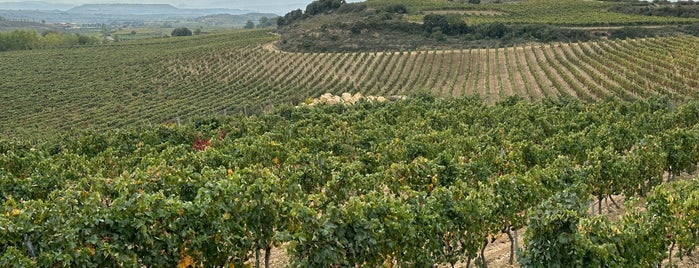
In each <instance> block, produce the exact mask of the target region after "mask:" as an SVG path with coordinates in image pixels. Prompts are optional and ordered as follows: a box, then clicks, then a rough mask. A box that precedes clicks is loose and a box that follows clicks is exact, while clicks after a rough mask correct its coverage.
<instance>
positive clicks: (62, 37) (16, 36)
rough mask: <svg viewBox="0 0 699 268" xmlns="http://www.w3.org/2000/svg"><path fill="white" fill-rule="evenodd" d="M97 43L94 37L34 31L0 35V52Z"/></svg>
mask: <svg viewBox="0 0 699 268" xmlns="http://www.w3.org/2000/svg"><path fill="white" fill-rule="evenodd" d="M99 43H100V39H99V38H97V37H94V36H87V35H81V34H65V33H61V32H59V31H55V30H52V31H46V32H43V33H42V34H41V35H39V33H38V32H36V31H34V30H15V31H12V32H8V33H0V51H8V50H29V49H40V48H56V47H68V46H84V45H94V44H99Z"/></svg>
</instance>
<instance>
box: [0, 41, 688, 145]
mask: <svg viewBox="0 0 699 268" xmlns="http://www.w3.org/2000/svg"><path fill="white" fill-rule="evenodd" d="M277 38H278V37H276V36H274V35H272V34H270V33H268V32H266V31H259V30H258V31H235V32H225V33H219V34H209V35H203V36H198V37H191V38H178V39H175V38H170V39H156V40H149V41H135V42H130V43H120V44H115V45H108V46H97V47H87V48H74V49H55V50H52V49H49V50H34V51H17V52H7V53H3V55H2V57H0V71H1V72H2V73H3V74H4V77H3V78H2V79H0V88H2V89H3V94H2V97H1V98H0V107H2V113H0V133H1V134H2V135H3V136H6V137H41V136H50V135H53V134H61V133H68V132H71V131H75V130H80V129H101V130H103V129H110V128H113V127H124V126H144V125H150V124H161V123H178V122H181V121H185V120H190V119H192V118H197V117H210V116H216V115H229V114H244V115H250V114H258V113H259V112H261V111H265V110H270V109H271V108H272V107H273V106H275V105H278V104H281V103H286V104H289V103H294V104H297V103H302V102H305V101H306V100H307V99H308V98H312V97H318V96H320V95H322V94H324V93H326V92H329V93H333V94H336V95H339V94H341V93H343V92H351V93H362V94H364V95H375V96H391V95H408V94H410V93H412V92H431V93H433V94H435V95H437V96H455V97H459V96H472V95H476V94H477V95H479V96H480V97H481V98H482V99H483V100H484V101H485V102H487V103H491V104H492V103H495V102H497V101H500V100H503V99H505V98H507V97H509V96H520V97H523V98H525V99H528V100H540V99H553V100H559V99H570V98H577V99H581V100H584V101H587V102H592V101H598V100H605V99H619V100H628V101H630V100H638V99H645V98H649V97H654V96H668V97H670V98H672V99H687V98H690V99H691V98H693V97H695V93H694V92H695V91H696V90H697V89H698V88H699V70H698V69H697V68H699V67H698V66H699V64H698V63H699V58H698V57H697V55H696V53H695V51H699V38H696V37H680V36H678V37H658V38H648V39H629V40H615V41H610V40H607V41H595V42H580V43H549V44H532V45H528V46H519V47H509V48H493V49H468V50H454V51H443V50H425V51H394V52H360V53H284V52H280V51H277V50H276V49H275V48H274V45H273V43H272V42H274V41H275V40H277Z"/></svg>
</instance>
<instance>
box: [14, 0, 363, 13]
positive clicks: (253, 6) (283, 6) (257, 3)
mask: <svg viewBox="0 0 699 268" xmlns="http://www.w3.org/2000/svg"><path fill="white" fill-rule="evenodd" d="M22 1H41V2H48V3H58V4H72V5H76V6H77V5H81V4H102V3H134V4H146V3H148V4H171V5H173V6H175V7H180V8H209V7H211V8H231V9H249V10H255V11H260V12H273V13H277V14H281V15H283V14H285V13H286V12H288V11H291V10H294V9H297V8H301V9H304V8H305V7H306V5H308V3H310V2H312V1H313V0H146V1H143V0H140V1H139V0H96V1H95V0H0V3H7V2H22ZM347 2H360V0H348V1H347Z"/></svg>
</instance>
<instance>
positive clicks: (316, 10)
mask: <svg viewBox="0 0 699 268" xmlns="http://www.w3.org/2000/svg"><path fill="white" fill-rule="evenodd" d="M344 4H346V2H345V0H317V1H313V2H312V3H310V4H308V6H306V15H310V16H313V15H317V14H320V13H326V12H329V11H333V10H336V9H338V8H340V6H342V5H344Z"/></svg>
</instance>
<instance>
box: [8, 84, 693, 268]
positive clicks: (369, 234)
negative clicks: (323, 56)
mask: <svg viewBox="0 0 699 268" xmlns="http://www.w3.org/2000/svg"><path fill="white" fill-rule="evenodd" d="M673 105H674V104H671V103H670V102H668V101H666V100H649V101H643V102H633V103H631V102H619V101H608V102H600V103H595V104H584V103H581V102H579V101H566V102H553V101H549V102H535V103H528V102H525V101H523V100H521V99H514V98H513V99H509V100H508V101H506V102H502V103H498V104H497V105H491V106H488V105H485V104H484V103H482V101H480V100H479V99H477V98H469V99H446V100H445V99H439V98H435V97H434V96H430V95H426V94H420V95H414V96H412V97H410V98H409V99H407V100H402V101H395V102H389V103H382V104H371V103H368V102H363V101H362V102H360V103H358V104H356V105H354V106H341V105H336V106H331V105H319V106H316V107H284V108H280V109H277V110H275V111H274V112H271V113H267V114H261V115H259V116H254V117H240V116H235V117H220V118H214V119H200V120H196V121H194V122H192V123H191V124H187V125H185V126H169V127H168V126H151V127H148V128H143V129H141V130H113V131H108V132H104V133H100V132H93V133H84V134H80V135H75V136H72V137H56V138H53V139H47V140H44V141H41V142H34V143H31V142H21V141H6V140H4V141H3V140H0V198H1V199H0V263H2V264H3V265H4V266H15V267H16V266H39V267H53V266H85V267H103V266H107V267H112V266H149V267H150V266H158V267H161V266H164V267H174V266H178V265H179V266H187V265H194V264H201V265H204V266H217V267H219V266H227V265H235V266H242V265H243V264H244V263H245V262H247V261H248V260H250V259H252V258H253V256H256V255H257V254H255V252H259V251H260V250H263V251H265V252H266V253H269V250H270V249H271V248H273V247H279V246H281V245H284V244H286V245H288V247H289V249H290V250H291V254H290V256H291V262H292V263H293V264H294V265H298V266H321V267H328V266H371V267H375V266H382V265H389V264H391V265H400V266H420V267H425V266H434V265H445V264H455V263H467V264H474V263H475V264H484V263H487V259H486V257H485V256H483V254H482V253H481V252H482V251H483V250H484V248H485V247H486V246H487V245H488V244H489V243H492V242H493V241H494V238H495V237H498V236H500V235H502V234H503V233H504V234H510V232H511V231H513V230H517V229H520V228H523V227H527V226H528V231H527V233H526V239H525V245H526V246H525V251H524V252H523V253H522V254H521V258H520V262H521V264H522V266H525V267H542V266H553V267H555V266H560V267H570V266H600V265H601V266H623V267H628V266H635V265H640V266H653V265H656V264H658V263H661V262H662V261H663V260H666V259H668V258H671V257H670V256H674V255H672V254H668V253H667V252H666V251H665V250H666V249H667V248H668V247H669V246H670V245H672V244H674V245H676V246H675V248H676V249H679V250H678V251H677V252H674V253H676V254H687V253H688V251H690V250H692V249H694V248H695V247H696V241H697V237H696V234H697V233H699V231H697V226H695V224H694V223H695V222H696V221H698V220H699V219H697V217H699V213H697V210H696V206H697V204H696V203H697V200H699V186H698V184H697V183H696V182H694V181H691V182H689V181H688V182H678V183H672V184H661V183H662V174H663V171H664V170H666V169H668V164H669V163H668V162H666V159H668V157H667V156H668V155H671V153H672V152H675V150H677V148H684V147H686V146H688V145H687V144H696V143H693V142H690V141H691V140H692V139H691V137H692V135H693V134H691V131H690V130H691V129H693V128H690V130H688V129H687V127H688V126H693V125H696V124H697V122H696V118H695V117H694V116H692V115H693V114H694V113H693V112H692V111H694V110H695V109H694V108H696V106H697V104H696V103H694V102H691V103H689V104H686V105H681V106H679V107H674V106H673ZM651 107H652V109H651ZM668 118H670V119H671V120H667V119H668ZM591 122H593V123H591ZM648 122H661V123H660V124H664V125H661V126H657V125H655V124H648ZM599 126H607V127H604V128H602V127H599ZM621 128H625V129H627V131H625V132H622V131H617V130H618V129H621ZM605 129H606V130H605ZM606 131H610V132H606ZM454 133H459V134H458V135H454ZM610 133H612V134H610ZM605 135H606V136H609V137H606V136H605ZM611 136H613V137H611ZM569 140H574V141H575V143H576V144H578V145H579V146H577V147H570V146H571V144H568V142H567V141H569ZM202 141H206V142H202ZM197 144H198V146H199V147H197V146H195V145H197ZM678 146H679V147H678ZM687 148H688V149H687V150H694V149H689V148H693V147H691V146H690V147H687ZM694 151H696V150H694ZM532 154H535V155H534V156H532ZM672 159H675V158H672ZM677 159H682V160H681V161H680V162H682V161H686V162H687V163H688V164H687V165H694V166H696V164H697V162H699V159H696V158H693V157H688V158H686V159H685V158H677ZM673 161H674V160H673ZM616 193H621V194H624V195H625V196H626V197H627V198H629V199H632V197H634V196H647V198H646V200H647V203H646V209H645V210H629V212H627V213H626V214H624V215H622V216H620V218H619V219H618V220H615V221H612V220H609V219H607V218H606V217H604V216H589V215H587V213H586V209H587V207H588V205H589V200H590V199H591V197H593V195H594V196H597V195H607V194H616ZM255 259H256V262H257V263H258V264H259V263H260V262H262V261H261V260H260V258H259V256H258V258H255Z"/></svg>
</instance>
